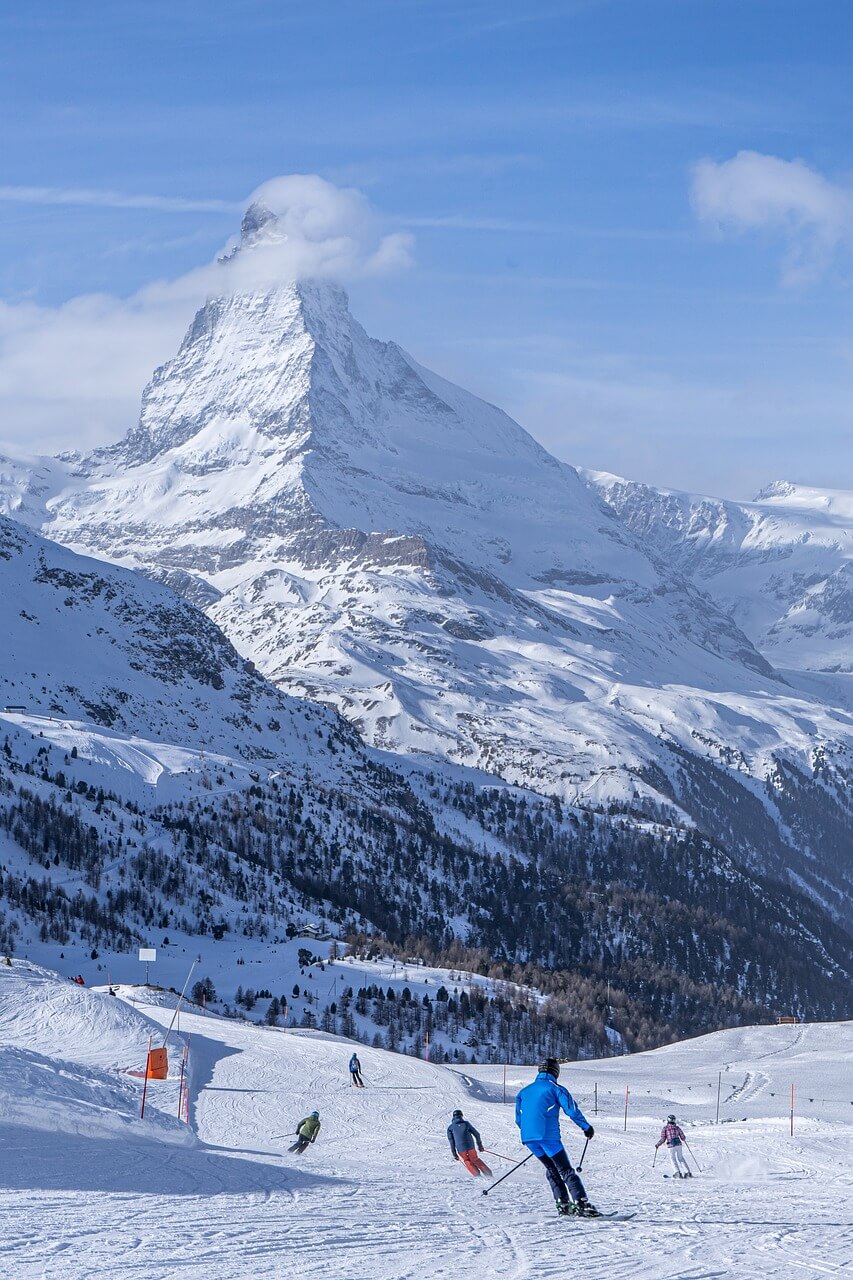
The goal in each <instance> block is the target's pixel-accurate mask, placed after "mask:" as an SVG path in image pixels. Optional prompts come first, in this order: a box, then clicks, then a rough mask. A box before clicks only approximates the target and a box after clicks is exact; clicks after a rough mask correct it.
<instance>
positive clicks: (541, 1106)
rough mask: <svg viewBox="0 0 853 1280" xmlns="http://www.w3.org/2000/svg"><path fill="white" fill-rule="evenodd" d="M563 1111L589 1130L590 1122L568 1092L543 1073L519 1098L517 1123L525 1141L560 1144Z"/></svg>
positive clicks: (581, 1127) (527, 1086)
mask: <svg viewBox="0 0 853 1280" xmlns="http://www.w3.org/2000/svg"><path fill="white" fill-rule="evenodd" d="M561 1111H565V1113H566V1115H567V1116H568V1117H569V1119H570V1120H574V1122H575V1124H576V1125H577V1126H578V1128H580V1129H586V1128H587V1127H588V1125H589V1121H588V1120H587V1118H586V1116H585V1115H584V1114H583V1112H582V1111H581V1109H580V1107H579V1106H578V1104H577V1103H576V1102H575V1100H574V1098H573V1097H572V1095H571V1094H570V1093H569V1091H568V1089H564V1088H563V1086H562V1085H561V1084H557V1081H556V1080H555V1079H554V1077H553V1076H550V1075H548V1073H547V1071H540V1072H539V1075H538V1076H537V1077H536V1079H535V1080H534V1081H533V1083H532V1084H528V1085H526V1086H525V1087H524V1088H523V1089H522V1090H521V1091H520V1092H519V1094H518V1096H517V1097H516V1099H515V1123H516V1124H517V1125H518V1127H519V1129H520V1130H521V1141H522V1142H559V1141H560V1112H561Z"/></svg>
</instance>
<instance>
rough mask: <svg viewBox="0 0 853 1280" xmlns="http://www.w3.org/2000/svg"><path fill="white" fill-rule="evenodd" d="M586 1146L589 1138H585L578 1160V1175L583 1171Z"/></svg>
mask: <svg viewBox="0 0 853 1280" xmlns="http://www.w3.org/2000/svg"><path fill="white" fill-rule="evenodd" d="M588 1146H589V1138H587V1140H586V1142H585V1143H584V1144H583V1151H582V1152H581V1158H580V1160H578V1173H581V1172H582V1171H583V1162H584V1156H585V1155H586V1149H587V1147H588Z"/></svg>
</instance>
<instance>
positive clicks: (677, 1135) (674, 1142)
mask: <svg viewBox="0 0 853 1280" xmlns="http://www.w3.org/2000/svg"><path fill="white" fill-rule="evenodd" d="M686 1141H687V1139H686V1138H685V1136H684V1132H683V1130H682V1129H681V1126H680V1125H678V1124H676V1122H675V1116H667V1118H666V1124H665V1125H664V1127H663V1128H662V1129H661V1134H660V1138H659V1139H658V1141H657V1142H656V1143H655V1151H657V1149H658V1147H662V1146H663V1144H664V1143H666V1149H667V1151H668V1152H669V1158H670V1160H671V1161H672V1167H673V1169H674V1170H675V1176H676V1178H692V1177H693V1174H692V1173H691V1172H690V1165H689V1164H688V1163H687V1157H686V1156H685V1154H684V1152H683V1151H682V1149H681V1144H682V1142H686Z"/></svg>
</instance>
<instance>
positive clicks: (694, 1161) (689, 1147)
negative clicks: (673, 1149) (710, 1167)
mask: <svg viewBox="0 0 853 1280" xmlns="http://www.w3.org/2000/svg"><path fill="white" fill-rule="evenodd" d="M684 1145H685V1147H686V1148H687V1150H688V1151H689V1152H690V1158H691V1160H692V1161H693V1163H694V1164H695V1165H696V1168H697V1169H698V1170H699V1172H700V1173H702V1172H703V1169H702V1166H701V1164H700V1163H699V1161H698V1160H697V1159H696V1157H695V1156H694V1154H693V1150H692V1148H691V1146H690V1143H689V1142H688V1141H687V1139H686V1138H685V1139H684Z"/></svg>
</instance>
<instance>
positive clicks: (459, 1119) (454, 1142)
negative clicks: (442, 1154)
mask: <svg viewBox="0 0 853 1280" xmlns="http://www.w3.org/2000/svg"><path fill="white" fill-rule="evenodd" d="M447 1141H448V1142H449V1143H450V1150H451V1151H452V1153H453V1159H454V1160H461V1161H462V1163H463V1164H464V1166H465V1168H466V1169H467V1170H468V1172H469V1173H472V1174H473V1175H474V1177H475V1178H479V1176H480V1175H481V1174H485V1176H486V1177H487V1178H491V1176H492V1171H491V1169H490V1168H489V1166H488V1165H487V1164H486V1162H485V1161H484V1160H481V1159H480V1157H479V1155H478V1154H477V1152H478V1150H479V1151H482V1150H483V1140H482V1138H481V1137H480V1135H479V1133H478V1132H477V1130H476V1129H475V1128H474V1126H473V1125H472V1123H471V1121H470V1120H466V1119H465V1117H464V1116H463V1114H462V1112H461V1111H460V1110H459V1109H458V1108H457V1110H456V1111H454V1112H453V1119H452V1120H451V1121H450V1124H449V1125H448V1126H447Z"/></svg>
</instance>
